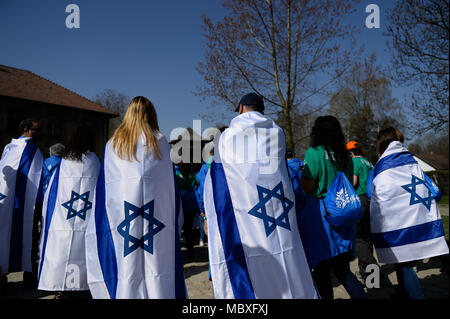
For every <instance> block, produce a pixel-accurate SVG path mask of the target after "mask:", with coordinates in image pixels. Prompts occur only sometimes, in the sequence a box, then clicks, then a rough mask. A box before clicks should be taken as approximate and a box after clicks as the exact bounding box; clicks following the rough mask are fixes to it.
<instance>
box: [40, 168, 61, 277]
mask: <svg viewBox="0 0 450 319" xmlns="http://www.w3.org/2000/svg"><path fill="white" fill-rule="evenodd" d="M54 174H55V177H54V178H53V183H52V185H51V187H50V193H49V194H48V202H47V211H46V213H45V214H46V215H45V230H44V242H43V244H42V256H41V267H40V269H39V275H38V280H40V278H41V272H42V266H43V264H44V258H45V249H46V248H47V239H48V230H49V228H50V224H51V222H52V217H53V211H54V210H55V205H56V196H57V195H58V183H59V166H58V168H57V169H56V171H55V173H54Z"/></svg>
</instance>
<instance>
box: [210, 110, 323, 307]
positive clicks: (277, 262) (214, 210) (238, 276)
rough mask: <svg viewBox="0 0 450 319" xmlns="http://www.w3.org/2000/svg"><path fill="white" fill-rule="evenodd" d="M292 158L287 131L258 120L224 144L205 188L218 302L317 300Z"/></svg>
mask: <svg viewBox="0 0 450 319" xmlns="http://www.w3.org/2000/svg"><path fill="white" fill-rule="evenodd" d="M285 152H286V151H285V137H284V133H283V132H282V130H281V129H280V128H279V127H278V126H277V125H276V124H275V123H274V122H273V121H272V120H270V119H267V118H265V117H264V116H262V114H260V113H258V112H247V113H244V114H242V115H240V116H238V117H236V118H235V119H233V120H232V121H231V123H230V127H229V128H228V129H227V130H225V131H224V133H222V135H221V136H220V138H219V142H218V145H217V146H216V148H215V154H214V161H213V162H212V163H211V167H210V170H209V171H208V174H207V176H206V180H205V186H204V187H205V190H204V201H205V212H206V215H207V221H208V249H209V260H210V267H211V277H212V281H213V288H214V296H215V297H216V298H236V299H253V298H317V293H316V290H315V288H314V284H313V281H312V277H311V272H310V270H309V267H308V263H307V261H306V257H305V253H304V250H303V246H302V242H301V239H300V235H299V231H298V228H297V221H296V213H295V196H294V191H293V188H292V184H291V181H290V178H289V174H288V170H287V167H286V159H285Z"/></svg>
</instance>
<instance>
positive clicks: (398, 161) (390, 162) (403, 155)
mask: <svg viewBox="0 0 450 319" xmlns="http://www.w3.org/2000/svg"><path fill="white" fill-rule="evenodd" d="M408 164H417V161H416V160H415V159H414V157H413V156H412V155H411V153H409V152H400V153H394V154H391V155H388V156H386V157H383V158H382V159H381V160H379V161H378V163H377V164H376V165H375V168H374V169H373V178H374V179H375V177H377V175H379V174H380V173H382V172H384V171H385V170H388V169H391V168H394V167H399V166H403V165H408Z"/></svg>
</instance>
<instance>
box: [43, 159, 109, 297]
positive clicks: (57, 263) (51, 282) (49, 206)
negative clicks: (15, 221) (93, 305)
mask: <svg viewBox="0 0 450 319" xmlns="http://www.w3.org/2000/svg"><path fill="white" fill-rule="evenodd" d="M99 170H100V161H99V160H98V158H97V156H96V155H95V154H94V153H92V152H89V153H87V154H86V155H83V157H82V161H81V162H77V161H73V160H67V159H63V160H62V161H61V164H60V166H58V167H57V168H56V170H55V172H54V173H53V176H52V177H51V181H50V183H49V186H48V191H47V192H46V194H45V196H44V204H43V208H42V231H41V240H40V245H39V252H40V254H39V272H38V278H39V284H38V289H40V290H48V291H64V290H89V287H88V284H87V273H86V250H85V237H84V236H85V232H86V227H87V222H88V220H89V217H90V216H91V214H92V203H93V202H94V194H95V185H96V183H97V177H98V173H99Z"/></svg>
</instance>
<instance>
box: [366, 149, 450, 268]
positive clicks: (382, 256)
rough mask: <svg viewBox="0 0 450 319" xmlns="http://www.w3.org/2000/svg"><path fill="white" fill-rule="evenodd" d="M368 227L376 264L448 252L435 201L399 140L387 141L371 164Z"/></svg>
mask: <svg viewBox="0 0 450 319" xmlns="http://www.w3.org/2000/svg"><path fill="white" fill-rule="evenodd" d="M370 227H371V232H372V237H373V241H374V245H375V248H376V252H377V256H378V260H379V261H380V263H386V264H390V263H401V262H407V261H413V260H421V259H425V258H429V257H434V256H439V255H443V254H448V246H447V243H446V241H445V236H444V228H443V224H442V219H441V215H440V213H439V208H438V206H437V204H436V200H435V199H434V196H433V193H432V191H431V190H430V188H429V186H428V185H427V183H426V181H425V177H424V174H423V171H422V170H421V169H420V167H419V165H418V163H417V162H416V160H415V159H414V158H413V156H412V155H411V153H409V152H408V150H407V149H406V148H405V147H403V146H402V144H401V143H400V142H397V141H394V142H391V143H390V144H389V147H388V148H387V150H386V151H385V152H384V153H383V155H382V156H381V158H380V159H379V160H378V162H377V164H376V165H375V168H374V179H373V191H372V199H371V202H370Z"/></svg>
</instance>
